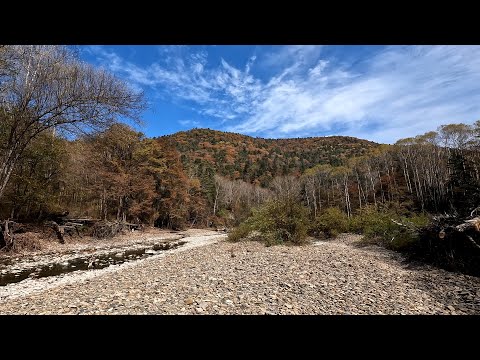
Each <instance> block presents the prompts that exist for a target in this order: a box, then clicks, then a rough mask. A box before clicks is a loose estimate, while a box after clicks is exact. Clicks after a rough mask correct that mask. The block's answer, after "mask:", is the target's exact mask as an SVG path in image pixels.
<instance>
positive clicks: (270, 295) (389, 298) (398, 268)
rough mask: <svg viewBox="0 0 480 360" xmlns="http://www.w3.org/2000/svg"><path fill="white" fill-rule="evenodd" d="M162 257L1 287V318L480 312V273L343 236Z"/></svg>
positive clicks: (192, 249) (199, 247)
mask: <svg viewBox="0 0 480 360" xmlns="http://www.w3.org/2000/svg"><path fill="white" fill-rule="evenodd" d="M184 240H187V241H188V243H187V244H185V245H183V246H182V247H180V248H177V249H173V250H168V251H165V252H164V253H162V254H160V255H155V256H152V257H150V258H147V259H144V260H139V261H136V262H131V263H125V264H122V265H118V266H111V267H108V268H105V269H101V270H89V271H78V272H75V273H71V274H65V275H60V276H58V277H55V279H50V278H45V279H28V280H25V281H23V282H21V283H18V284H9V285H7V286H5V287H3V288H2V289H0V314H272V315H273V314H479V313H480V278H477V277H473V276H467V275H463V274H458V273H452V272H448V271H444V270H440V269H436V268H433V267H430V266H425V265H421V266H415V267H412V266H408V264H407V263H405V262H404V261H403V259H402V257H401V256H400V255H399V254H397V253H394V252H391V251H388V250H385V249H382V248H378V247H374V246H371V247H358V246H356V245H355V243H356V242H358V240H359V237H358V236H356V235H350V234H342V235H341V236H340V237H339V238H338V239H336V240H333V241H329V242H323V241H322V242H320V241H319V242H316V243H313V244H310V245H306V246H273V247H265V246H264V245H262V244H260V243H257V242H240V243H230V242H227V241H225V235H208V236H207V235H204V236H191V237H186V238H184Z"/></svg>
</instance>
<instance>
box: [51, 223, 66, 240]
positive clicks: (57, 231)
mask: <svg viewBox="0 0 480 360" xmlns="http://www.w3.org/2000/svg"><path fill="white" fill-rule="evenodd" d="M52 229H53V231H55V234H57V238H58V241H59V242H60V244H65V239H64V238H63V234H64V231H65V229H64V228H63V226H59V225H58V224H57V223H56V222H55V221H52Z"/></svg>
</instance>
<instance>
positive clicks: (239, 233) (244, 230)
mask: <svg viewBox="0 0 480 360" xmlns="http://www.w3.org/2000/svg"><path fill="white" fill-rule="evenodd" d="M251 232H252V230H251V229H250V227H249V226H248V224H247V223H242V224H240V225H238V226H237V227H236V228H234V229H233V230H232V231H231V232H229V233H228V240H229V241H233V242H238V241H240V240H243V239H245V238H246V237H247V236H248V235H249V234H250V233H251Z"/></svg>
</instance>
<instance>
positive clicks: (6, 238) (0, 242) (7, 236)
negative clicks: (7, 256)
mask: <svg viewBox="0 0 480 360" xmlns="http://www.w3.org/2000/svg"><path fill="white" fill-rule="evenodd" d="M11 223H12V221H9V220H5V221H4V222H3V225H2V226H1V230H2V233H1V235H2V238H1V239H0V248H5V249H6V250H10V249H11V248H12V247H13V244H14V239H13V230H12V227H11V226H10V224H11Z"/></svg>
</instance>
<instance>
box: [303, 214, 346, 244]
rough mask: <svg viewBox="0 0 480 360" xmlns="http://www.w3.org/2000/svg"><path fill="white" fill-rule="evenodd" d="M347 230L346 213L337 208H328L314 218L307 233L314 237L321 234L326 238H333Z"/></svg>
mask: <svg viewBox="0 0 480 360" xmlns="http://www.w3.org/2000/svg"><path fill="white" fill-rule="evenodd" d="M348 230H349V220H348V217H347V215H346V214H345V213H344V212H343V211H341V210H339V209H338V208H328V209H326V210H325V211H324V212H323V213H322V214H320V215H319V216H317V217H316V218H315V220H314V222H313V223H312V225H311V226H310V229H309V233H310V234H311V235H313V236H316V237H318V236H321V235H322V234H323V235H325V236H326V237H327V238H333V237H336V236H337V235H338V234H339V233H342V232H346V231H348Z"/></svg>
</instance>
